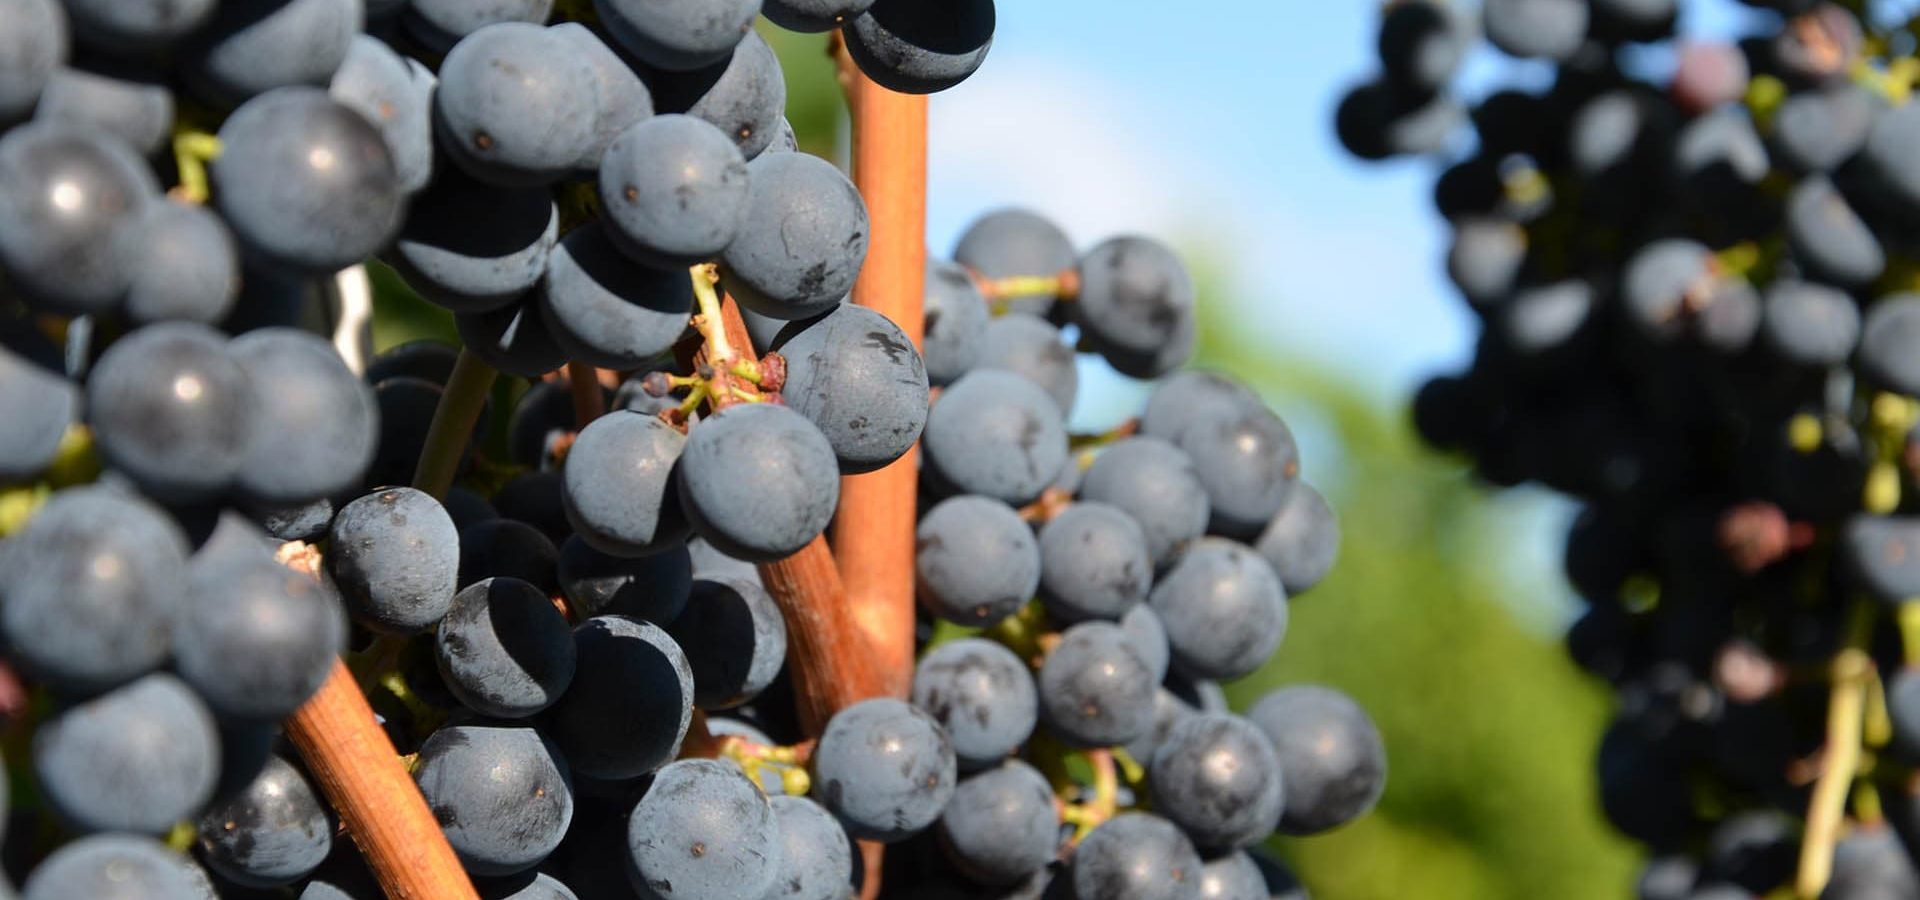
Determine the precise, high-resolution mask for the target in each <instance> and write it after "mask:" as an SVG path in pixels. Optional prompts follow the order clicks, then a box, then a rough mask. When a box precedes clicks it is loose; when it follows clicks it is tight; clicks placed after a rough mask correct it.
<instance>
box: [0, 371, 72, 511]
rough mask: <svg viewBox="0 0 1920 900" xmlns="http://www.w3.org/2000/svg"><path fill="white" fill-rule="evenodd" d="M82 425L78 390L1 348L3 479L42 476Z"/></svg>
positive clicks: (0, 452) (0, 473)
mask: <svg viewBox="0 0 1920 900" xmlns="http://www.w3.org/2000/svg"><path fill="white" fill-rule="evenodd" d="M79 419H80V390H79V388H78V387H77V386H76V385H74V383H73V382H71V381H68V380H67V379H66V378H64V377H62V376H61V374H60V373H59V372H57V371H53V370H49V369H45V368H42V367H40V366H39V365H37V364H36V363H35V362H34V361H33V360H32V359H30V358H28V357H26V356H23V355H21V354H18V353H15V352H13V350H12V349H10V348H8V347H6V346H0V421H4V422H6V423H7V428H6V430H5V431H3V432H0V479H5V480H7V481H16V480H20V479H24V478H27V477H28V476H31V475H35V474H38V473H39V472H40V471H41V470H43V469H45V468H46V467H47V466H48V465H50V464H52V462H53V460H54V457H55V456H56V455H57V454H58V453H59V452H60V442H61V440H62V439H63V438H64V437H65V436H66V434H67V429H69V428H71V427H72V426H73V425H74V423H76V422H77V421H79Z"/></svg>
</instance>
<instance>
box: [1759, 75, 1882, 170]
mask: <svg viewBox="0 0 1920 900" xmlns="http://www.w3.org/2000/svg"><path fill="white" fill-rule="evenodd" d="M1883 109H1884V104H1883V103H1882V102H1881V100H1880V99H1879V98H1878V97H1875V96H1873V95H1872V94H1870V93H1868V92H1867V91H1865V90H1862V89H1860V88H1859V87H1856V86H1854V85H1851V84H1845V85H1838V86H1835V87H1832V88H1828V89H1825V90H1816V91H1802V92H1798V93H1795V94H1793V95H1791V96H1789V97H1787V99H1786V100H1785V101H1783V102H1782V103H1781V104H1780V108H1779V110H1777V111H1776V112H1775V113H1774V116H1773V133H1772V134H1771V135H1769V137H1770V138H1771V144H1770V146H1771V148H1772V150H1773V156H1774V158H1775V159H1777V160H1779V161H1780V162H1782V163H1784V164H1786V165H1787V166H1788V167H1789V168H1792V169H1795V170H1797V171H1801V172H1831V171H1833V170H1835V169H1837V168H1839V167H1840V164H1841V163H1844V162H1846V161H1847V160H1849V159H1851V158H1853V155H1854V154H1855V153H1858V152H1860V148H1861V147H1863V146H1865V145H1866V143H1867V131H1868V129H1869V128H1871V127H1872V126H1873V123H1874V121H1875V118H1876V115H1877V114H1878V113H1880V112H1881V111H1882V110H1883Z"/></svg>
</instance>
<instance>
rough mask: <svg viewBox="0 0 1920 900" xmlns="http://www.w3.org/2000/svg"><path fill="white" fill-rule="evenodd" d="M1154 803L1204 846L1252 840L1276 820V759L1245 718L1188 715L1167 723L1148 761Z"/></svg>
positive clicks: (1280, 796) (1232, 846) (1280, 799)
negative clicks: (1172, 722) (1171, 724)
mask: <svg viewBox="0 0 1920 900" xmlns="http://www.w3.org/2000/svg"><path fill="white" fill-rule="evenodd" d="M1147 777H1148V783H1149V785H1151V786H1152V789H1153V809H1154V811H1155V812H1157V813H1159V814H1160V815H1163V816H1166V817H1167V818H1168V819H1170V820H1172V821H1173V822H1175V823H1176V824H1178V825H1179V826H1180V828H1181V829H1182V830H1183V831H1185V832H1186V833H1187V835H1188V836H1189V837H1191V838H1192V839H1193V841H1194V843H1196V844H1198V845H1200V846H1202V847H1206V848H1209V849H1211V850H1238V849H1241V848H1243V847H1248V846H1252V845H1253V844H1256V843H1258V842H1260V841H1262V840H1265V839H1266V837H1267V835H1269V834H1272V833H1273V830H1274V827H1275V826H1277V825H1279V824H1280V811H1281V809H1282V806H1283V803H1284V800H1285V795H1284V793H1283V792H1282V789H1283V785H1282V782H1281V778H1282V774H1281V769H1280V761H1279V759H1278V757H1277V756H1276V755H1275V754H1274V750H1273V744H1272V742H1271V741H1270V740H1268V738H1267V736H1266V735H1265V734H1264V733H1262V732H1261V731H1260V729H1259V728H1257V727H1255V726H1254V725H1253V724H1252V723H1251V722H1248V721H1247V720H1245V719H1242V718H1240V717H1239V716H1234V715H1228V714H1225V713H1200V714H1198V715H1194V716H1189V717H1187V718H1185V719H1183V720H1181V721H1179V722H1176V723H1175V724H1174V726H1173V727H1172V728H1171V729H1169V730H1168V732H1167V736H1166V739H1165V740H1162V741H1161V742H1160V745H1159V747H1157V748H1156V749H1155V750H1154V753H1153V762H1152V763H1151V764H1149V767H1148V769H1147Z"/></svg>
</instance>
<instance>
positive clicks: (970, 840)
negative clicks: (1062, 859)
mask: <svg viewBox="0 0 1920 900" xmlns="http://www.w3.org/2000/svg"><path fill="white" fill-rule="evenodd" d="M1055 803H1056V800H1055V799H1054V796H1053V786H1052V785H1050V784H1048V783H1047V779H1046V778H1044V777H1042V776H1041V775H1040V773H1039V772H1038V771H1035V770H1034V768H1033V767H1032V766H1029V765H1027V764H1026V763H1024V762H1021V761H1019V760H1010V761H1008V762H1007V763H1006V764H1005V765H1003V766H1001V767H999V768H997V769H989V770H987V771H985V772H981V773H979V774H977V775H972V776H969V777H968V778H967V779H966V780H965V781H962V782H960V786H959V787H957V788H955V789H954V792H953V799H952V800H950V801H948V802H947V809H946V811H945V812H943V813H941V814H940V848H941V849H942V850H945V851H946V853H947V858H948V859H951V860H953V863H954V865H955V866H957V867H958V868H959V869H960V871H962V872H964V873H966V875H967V876H968V877H970V878H973V879H974V880H976V881H980V882H982V883H985V884H990V885H1009V884H1014V883H1017V882H1019V881H1021V880H1022V879H1024V878H1026V877H1027V876H1029V875H1032V874H1033V873H1034V872H1037V871H1039V870H1040V869H1042V868H1044V867H1045V866H1046V865H1047V863H1049V862H1052V861H1053V860H1054V858H1055V856H1056V855H1057V853H1058V848H1057V846H1056V845H1057V844H1058V842H1059V839H1060V815H1059V813H1058V812H1056V811H1055Z"/></svg>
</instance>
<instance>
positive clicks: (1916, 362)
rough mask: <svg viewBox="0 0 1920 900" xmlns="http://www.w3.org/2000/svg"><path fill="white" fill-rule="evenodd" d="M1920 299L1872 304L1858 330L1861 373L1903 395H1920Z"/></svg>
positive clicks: (1892, 297) (1905, 295)
mask: <svg viewBox="0 0 1920 900" xmlns="http://www.w3.org/2000/svg"><path fill="white" fill-rule="evenodd" d="M1916 344H1920V296H1916V295H1914V294H1909V293H1900V294H1892V295H1889V296H1886V297H1882V298H1880V299H1879V300H1878V301H1875V303H1874V304H1873V307H1872V308H1870V309H1869V310H1867V319H1866V323H1865V324H1864V325H1863V326H1862V327H1861V329H1860V365H1859V368H1860V373H1861V374H1862V375H1865V376H1867V377H1868V378H1871V379H1873V380H1874V381H1875V382H1877V383H1879V384H1881V385H1884V386H1886V387H1887V388H1888V389H1890V390H1894V391H1898V392H1899V393H1902V394H1908V395H1915V394H1920V355H1916V349H1915V345H1916Z"/></svg>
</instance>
